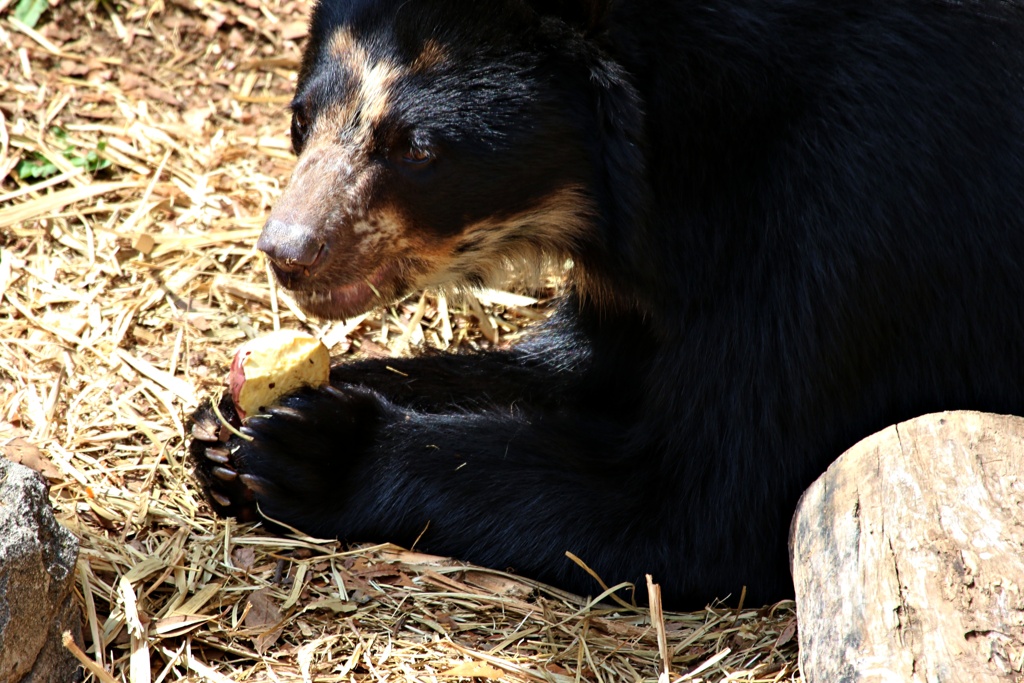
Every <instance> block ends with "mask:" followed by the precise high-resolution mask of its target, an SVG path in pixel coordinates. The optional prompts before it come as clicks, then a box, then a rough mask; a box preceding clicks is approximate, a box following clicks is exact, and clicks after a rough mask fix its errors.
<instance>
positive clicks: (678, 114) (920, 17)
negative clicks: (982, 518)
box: [193, 0, 1024, 607]
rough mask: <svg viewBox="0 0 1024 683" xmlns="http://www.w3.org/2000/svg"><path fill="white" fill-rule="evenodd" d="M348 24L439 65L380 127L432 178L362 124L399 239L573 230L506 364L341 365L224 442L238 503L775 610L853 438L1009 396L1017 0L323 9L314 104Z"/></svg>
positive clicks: (1021, 63)
mask: <svg viewBox="0 0 1024 683" xmlns="http://www.w3.org/2000/svg"><path fill="white" fill-rule="evenodd" d="M342 25H348V26H350V27H352V30H353V32H354V34H355V35H356V36H357V37H358V38H359V40H360V42H361V43H363V44H365V45H368V46H371V49H372V50H373V51H375V54H384V53H388V54H394V55H397V57H396V58H397V59H405V60H409V59H412V58H414V56H415V53H416V51H417V49H418V46H419V45H420V44H421V43H422V40H423V39H425V38H426V37H429V36H433V37H435V38H437V39H438V40H439V41H440V42H441V43H442V44H444V45H445V46H446V47H447V48H448V50H449V53H448V60H447V62H446V66H445V67H443V69H442V73H443V78H441V77H440V76H439V77H437V78H436V79H434V80H431V78H429V77H421V78H419V80H417V79H416V78H410V79H407V80H404V81H402V83H401V84H400V85H399V86H396V87H397V88H398V90H396V97H395V100H396V102H399V104H396V105H395V106H396V108H397V111H398V113H397V114H396V115H395V116H396V117H398V118H399V119H401V121H399V122H396V123H395V124H394V126H393V127H391V128H389V130H392V131H394V130H398V131H404V133H403V134H405V135H407V136H408V135H416V134H422V135H425V136H433V138H432V140H431V144H437V145H438V146H439V148H440V149H441V156H439V158H438V162H437V164H436V165H435V167H433V168H431V169H429V170H428V171H427V172H426V174H419V175H417V174H416V173H412V174H410V173H407V172H405V171H401V172H400V171H397V170H394V168H392V166H389V165H388V164H390V163H391V162H389V161H387V159H388V157H387V153H386V151H387V149H390V147H389V146H388V145H389V144H390V145H394V144H397V143H394V142H392V143H387V142H386V141H385V142H381V143H380V144H381V148H382V150H384V152H382V156H381V158H382V161H381V162H380V163H381V164H382V166H381V168H382V169H384V170H383V171H382V173H385V174H392V175H385V176H384V177H385V178H393V181H392V182H390V183H389V185H388V187H390V188H393V192H395V193H397V194H401V193H404V196H406V197H407V204H406V206H412V207H414V208H413V209H410V210H409V213H410V214H411V216H412V217H411V219H410V220H411V221H412V222H413V223H414V224H415V225H416V226H417V228H416V229H417V230H420V231H423V234H428V235H429V234H435V233H436V234H438V235H442V236H443V235H447V234H451V233H455V232H457V231H458V229H459V225H460V221H466V220H469V218H467V216H468V217H470V218H472V217H480V216H498V215H501V213H502V211H503V210H505V209H506V208H507V209H508V210H518V209H519V208H520V207H521V206H525V205H528V204H529V203H530V202H531V201H534V200H536V199H538V198H540V197H543V195H544V193H545V192H547V191H548V190H550V189H553V188H555V187H556V186H561V185H564V184H566V183H576V184H581V185H582V186H584V187H585V195H586V198H587V199H588V201H589V202H590V205H591V206H592V208H591V209H590V212H589V214H588V220H589V223H588V227H587V228H586V229H585V230H583V231H582V232H580V234H579V235H578V236H576V237H575V238H574V241H573V249H572V250H571V253H570V254H569V255H570V256H572V257H573V258H574V260H575V262H576V275H575V276H574V280H573V284H572V286H571V291H570V293H569V294H568V295H567V297H566V299H565V301H564V303H563V304H562V305H561V307H560V312H559V313H558V314H557V315H556V317H555V318H554V319H553V320H552V321H551V322H550V323H548V324H547V325H545V326H544V327H543V329H541V330H538V331H537V332H535V333H534V334H533V336H532V337H531V338H530V339H529V340H528V341H527V342H526V343H524V344H522V345H520V346H519V347H517V348H516V349H514V350H512V351H508V352H495V353H488V354H482V355H474V356H451V355H431V356H427V357H423V358H416V359H411V360H401V361H399V360H389V361H387V362H383V361H361V362H356V363H345V364H342V365H339V366H337V367H335V368H334V371H333V384H334V389H332V390H331V391H320V392H314V391H304V392H300V393H299V394H297V395H294V396H292V397H290V398H288V399H287V400H285V402H284V406H285V407H286V408H289V409H294V410H276V411H272V412H271V414H270V415H269V416H265V417H259V418H255V419H253V420H252V421H251V422H250V423H249V424H248V426H247V427H246V430H247V431H248V432H249V433H250V434H251V435H252V436H254V437H255V441H253V442H251V443H250V442H242V441H237V440H233V441H232V442H231V444H230V445H231V447H232V448H237V451H236V452H235V453H234V455H233V456H232V460H231V465H230V467H231V468H233V469H234V470H237V471H239V472H241V473H243V474H245V475H246V477H245V483H246V484H247V485H248V487H249V489H251V490H248V491H247V490H245V487H242V486H238V485H237V484H235V486H236V488H234V489H232V488H230V487H229V486H226V485H224V484H220V483H214V484H213V487H214V489H215V490H217V491H219V492H220V495H221V497H222V499H223V497H224V496H225V495H227V496H229V497H232V498H233V501H232V504H231V505H230V506H227V511H229V512H232V511H238V510H241V509H243V508H245V507H246V505H248V503H247V502H246V500H247V499H246V496H247V495H248V498H249V499H251V498H252V497H253V494H255V497H256V498H258V500H259V503H260V506H261V509H262V510H263V512H265V513H266V514H268V515H269V516H271V517H273V518H277V519H280V520H282V521H285V522H287V523H289V524H292V525H294V526H297V527H299V528H301V529H303V530H305V531H307V532H310V533H313V534H319V535H327V536H338V537H341V538H344V539H350V540H375V541H383V540H390V541H395V542H398V543H403V544H411V543H413V541H414V540H416V539H417V538H419V539H420V540H419V545H418V547H419V548H422V549H423V550H427V551H432V552H436V553H443V554H449V555H454V556H458V557H460V558H462V559H464V560H468V561H472V562H476V563H479V564H483V565H488V566H493V567H499V568H505V567H512V568H515V570H516V571H519V572H522V573H523V574H528V575H531V576H534V577H537V578H540V579H543V580H545V581H548V582H551V583H554V584H558V585H560V586H564V587H566V588H569V589H573V590H576V591H579V592H584V593H587V592H593V591H594V590H595V584H594V582H593V580H592V579H590V578H589V577H588V576H587V575H586V574H585V573H584V572H583V571H582V570H581V569H579V568H578V567H577V566H576V565H575V564H573V563H572V562H571V561H570V560H568V559H567V558H566V556H565V553H566V551H571V552H573V553H575V554H576V555H578V556H579V557H581V558H583V559H584V560H585V561H586V562H587V563H588V564H589V565H590V567H592V568H593V569H594V570H595V571H596V572H597V573H598V574H600V575H601V576H602V577H603V578H604V580H605V581H606V582H608V583H609V584H611V583H615V582H619V581H624V580H628V581H641V580H642V577H643V575H644V574H645V573H650V574H653V576H654V578H655V580H656V581H658V582H660V583H661V584H662V586H663V590H664V598H665V601H666V603H667V604H669V605H671V606H675V607H691V606H701V605H703V604H704V603H705V602H706V601H709V600H711V599H714V598H721V597H726V596H730V595H731V596H733V597H734V598H735V596H738V595H739V593H740V591H741V589H742V587H743V586H746V587H747V589H748V600H749V601H751V602H758V603H760V602H766V601H772V600H775V599H778V598H783V597H786V596H789V595H791V592H792V587H791V582H790V578H789V573H788V568H787V552H786V537H787V531H788V525H789V520H790V516H791V514H792V512H793V509H794V505H795V503H796V501H797V498H798V497H799V495H800V494H801V492H802V491H803V490H804V488H805V487H806V486H807V485H808V484H810V482H811V481H812V480H813V479H814V478H815V477H817V476H818V475H819V474H820V473H821V472H822V471H824V469H825V468H826V467H827V466H828V465H829V463H830V462H831V461H833V460H834V459H835V458H836V457H837V456H838V455H839V454H840V453H842V452H843V451H844V450H845V449H846V448H848V447H849V446H851V445H853V444H854V443H855V442H856V441H858V440H859V439H861V438H863V437H865V436H867V435H869V434H871V433H873V432H875V431H877V430H879V429H881V428H883V427H885V426H887V425H889V424H892V423H894V422H896V421H900V420H905V419H908V418H911V417H914V416H917V415H921V414H924V413H928V412H932V411H938V410H948V409H975V410H983V411H991V412H998V413H1017V414H1024V10H1022V6H1021V5H1020V4H1019V3H1018V2H998V1H996V0H985V1H979V2H964V3H959V2H944V1H941V0H703V1H701V2H697V1H695V0H660V1H655V0H633V1H632V2H626V1H622V2H612V3H611V4H610V5H608V4H606V3H604V2H584V1H583V0H579V1H578V2H570V1H564V2H559V3H541V2H539V1H538V2H536V3H529V4H528V3H526V2H525V1H523V0H494V1H493V2H487V3H474V2H454V1H452V2H443V1H441V0H380V1H373V2H370V1H369V0H352V1H348V2H346V1H337V2H324V1H321V2H320V3H319V4H318V6H317V8H316V11H315V14H314V18H313V24H312V32H311V39H310V43H309V47H308V49H307V53H306V59H305V61H304V63H303V67H302V72H301V78H300V83H299V86H298V97H297V103H298V104H299V106H308V105H307V100H303V98H304V97H306V98H310V99H316V98H320V99H319V100H317V101H318V102H320V104H321V105H322V104H323V102H324V101H328V100H330V99H331V98H332V97H341V96H342V95H341V94H340V92H341V90H342V88H341V86H340V85H338V86H337V87H334V88H326V89H325V88H320V89H318V90H316V89H313V88H311V85H310V84H311V83H313V82H315V81H317V79H327V80H329V81H330V80H331V79H334V78H341V77H340V76H338V75H337V74H334V73H333V72H332V68H334V67H332V66H331V61H330V59H329V57H328V55H327V54H326V52H325V50H324V45H325V41H326V40H328V38H329V36H330V35H332V32H333V31H335V30H336V29H337V27H339V26H342ZM332 82H333V81H332ZM314 91H315V93H316V94H315V97H314V96H313V95H312V93H314ZM402 103H404V104H402ZM302 113H303V115H304V116H307V117H310V118H311V119H312V120H315V118H316V116H317V110H316V107H309V111H308V112H305V111H303V112H302ZM416 117H419V118H416ZM293 130H294V129H293ZM301 132H302V131H299V132H298V133H296V136H297V140H296V147H297V149H300V150H301V149H302V146H303V140H302V139H301ZM396 134H397V133H396ZM382 135H383V132H382ZM408 202H411V203H408ZM431 231H434V232H431ZM324 239H326V240H327V244H328V245H329V244H330V236H329V235H328V236H327V237H325V238H324ZM269 241H271V242H272V241H273V240H269ZM261 246H266V245H265V244H264V243H262V242H261ZM273 246H274V245H273V244H271V245H270V247H269V249H270V250H271V251H272V250H273ZM271 255H273V253H272V254H271ZM460 275H461V276H462V277H463V278H464V279H466V280H470V281H472V280H474V279H476V275H475V273H474V272H466V273H461V274H460ZM290 284H291V285H292V286H295V287H297V288H298V289H301V288H303V287H306V288H310V287H316V286H320V285H322V284H323V283H321V282H318V281H317V276H316V275H315V274H314V275H313V276H312V277H311V278H310V280H308V281H305V280H301V278H298V277H296V278H294V279H293V281H290ZM386 366H390V367H391V368H394V369H395V370H398V371H400V373H402V374H399V373H396V372H393V371H392V370H389V369H387V367H386ZM197 419H198V420H199V421H200V423H202V421H203V420H204V419H207V418H206V417H205V416H202V415H200V416H199V417H198V418H197ZM209 445H210V444H209V443H208V442H203V441H201V440H200V441H196V442H194V445H193V451H194V452H195V454H196V455H197V458H198V460H199V461H200V464H201V467H200V470H201V473H204V472H205V473H207V474H206V476H207V480H208V481H209V482H216V480H215V479H210V478H209V468H210V465H209V463H208V461H206V460H205V459H204V458H203V455H202V454H203V451H204V449H205V448H206V447H207V446H209Z"/></svg>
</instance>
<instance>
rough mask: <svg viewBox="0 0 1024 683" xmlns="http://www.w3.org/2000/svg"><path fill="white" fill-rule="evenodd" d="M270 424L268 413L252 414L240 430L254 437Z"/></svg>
mask: <svg viewBox="0 0 1024 683" xmlns="http://www.w3.org/2000/svg"><path fill="white" fill-rule="evenodd" d="M269 425H270V416H269V415H253V416H252V417H250V418H249V419H248V420H247V421H246V423H245V424H244V425H242V429H241V430H240V431H241V432H242V433H243V434H245V435H246V436H248V437H250V438H253V439H255V438H256V437H257V436H259V432H260V430H265V429H266V428H267V427H268V426H269Z"/></svg>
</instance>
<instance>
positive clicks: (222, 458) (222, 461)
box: [204, 446, 231, 465]
mask: <svg viewBox="0 0 1024 683" xmlns="http://www.w3.org/2000/svg"><path fill="white" fill-rule="evenodd" d="M204 454H205V455H206V459H207V460H212V461H214V462H215V463H217V464H219V465H227V464H228V463H229V462H231V451H229V450H228V449H227V448H222V447H220V446H210V447H209V448H207V449H206V450H205V451H204Z"/></svg>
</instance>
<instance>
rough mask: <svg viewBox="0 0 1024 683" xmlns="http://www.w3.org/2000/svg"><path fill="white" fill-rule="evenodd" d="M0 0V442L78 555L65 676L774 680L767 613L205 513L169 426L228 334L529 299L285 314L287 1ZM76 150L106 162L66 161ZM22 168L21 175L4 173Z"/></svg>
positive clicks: (432, 316)
mask: <svg viewBox="0 0 1024 683" xmlns="http://www.w3.org/2000/svg"><path fill="white" fill-rule="evenodd" d="M16 4H17V3H2V2H0V46H2V49H3V50H4V51H5V53H6V54H11V55H15V56H16V58H15V59H11V60H0V91H2V95H0V181H2V185H0V337H2V339H3V343H2V344H0V444H2V445H3V447H4V452H5V454H8V455H11V454H14V453H16V452H17V453H22V454H23V453H25V452H26V450H29V446H31V445H32V444H34V445H35V446H38V447H39V451H38V452H37V457H38V458H39V459H40V460H41V461H43V464H44V465H45V466H46V467H48V468H49V469H48V470H47V471H48V472H49V476H50V479H51V482H52V488H51V493H52V498H53V501H54V504H55V506H56V509H57V511H58V515H59V517H60V518H61V520H62V521H63V522H64V523H65V524H66V525H67V526H68V527H69V528H71V529H72V530H73V531H74V532H75V533H76V534H77V535H78V536H79V538H80V539H81V540H82V551H81V559H80V562H79V566H78V571H77V585H78V594H79V598H80V600H81V604H82V606H83V612H84V615H85V629H84V631H85V634H86V636H85V638H86V647H85V648H84V651H82V650H77V649H76V647H75V646H74V645H73V644H69V647H70V648H71V649H72V650H73V651H74V652H75V654H76V656H78V657H79V658H80V659H83V662H84V663H85V664H87V666H88V669H89V674H88V676H89V680H94V681H103V682H104V683H107V682H109V681H133V682H136V683H141V682H142V681H152V682H153V683H163V682H164V681H219V682H223V681H235V682H241V681H318V682H325V683H326V682H330V681H362V680H373V681H377V680H409V681H447V680H458V679H466V678H476V679H478V680H489V679H496V680H510V681H556V682H566V683H568V682H569V681H578V680H587V681H608V682H611V681H633V680H652V681H653V680H657V679H658V676H659V674H660V673H663V672H665V671H668V670H670V671H671V672H672V674H673V675H682V676H683V678H684V679H685V680H716V681H718V680H743V681H781V680H786V681H791V680H797V679H798V676H797V674H796V673H795V639H794V637H793V627H794V624H795V620H794V617H793V611H792V605H790V604H781V605H777V606H775V607H771V608H765V609H742V610H727V609H709V610H707V611H705V612H697V613H693V614H673V613H666V614H664V615H661V616H658V615H657V614H655V615H654V617H653V619H652V615H651V614H650V613H649V612H648V611H647V610H646V609H634V608H631V607H629V606H628V605H626V606H623V605H618V604H607V603H597V602H595V601H594V600H583V599H581V598H578V597H576V596H571V595H566V594H563V593H561V592H558V591H555V590H552V589H548V588H546V587H544V586H540V585H538V584H535V583H533V582H531V581H528V580H524V579H519V578H515V577H512V576H509V575H505V574H502V573H500V572H494V571H489V570H480V569H474V568H468V567H464V566H461V565H458V564H455V563H452V562H449V561H447V560H443V559H440V558H434V557H428V556H423V555H419V554H417V553H414V552H409V551H402V550H399V549H396V548H393V547H390V546H373V547H365V548H357V549H346V548H342V547H339V546H338V545H337V544H336V543H328V542H322V541H317V540H315V539H303V538H280V537H276V536H269V535H266V534H265V533H264V532H263V531H262V530H261V529H260V528H259V527H252V526H239V525H237V524H236V523H234V522H233V521H231V520H222V519H216V518H214V517H212V516H211V515H210V511H209V509H208V508H207V507H206V505H205V504H204V503H203V501H202V500H201V497H200V496H199V494H198V492H197V491H196V488H195V487H194V485H193V483H192V480H191V479H190V472H189V464H188V463H187V462H185V461H184V458H183V444H184V435H185V426H184V423H185V418H186V415H187V413H188V411H189V410H190V409H191V407H192V406H194V405H195V402H196V400H198V399H199V398H200V397H202V396H207V395H210V394H211V393H213V392H216V391H219V390H220V389H221V387H222V385H223V383H224V378H225V377H226V372H227V368H228V365H229V362H230V357H231V354H232V353H233V351H234V348H235V346H236V345H237V344H238V342H239V341H241V340H242V339H245V338H247V337H251V336H253V335H255V334H257V333H259V332H261V331H264V330H268V329H272V328H275V327H278V326H292V327H305V328H307V329H309V330H310V331H312V332H313V333H315V334H319V335H322V336H323V337H324V338H325V339H327V341H328V343H329V345H330V346H331V347H332V349H333V351H334V352H335V353H336V354H351V355H376V356H379V355H391V354H397V353H405V352H406V351H407V350H408V349H409V348H416V347H420V346H436V347H442V348H444V347H450V348H459V347H463V346H469V347H490V346H494V345H504V344H508V343H511V342H512V341H514V339H515V338H516V337H517V336H518V335H519V334H520V331H521V329H522V328H523V327H524V326H525V325H526V324H528V323H529V322H530V321H532V320H535V319H538V318H542V317H543V315H544V314H545V312H546V311H547V310H548V308H549V306H548V303H549V298H550V296H551V294H552V293H553V291H554V290H553V288H551V287H549V288H547V289H545V290H544V291H543V292H542V295H543V296H542V298H541V299H540V301H539V302H538V301H536V300H532V299H529V298H519V297H516V296H512V295H509V294H507V293H500V292H497V293H496V292H483V293H481V294H479V295H478V296H477V297H474V298H470V299H469V300H468V302H466V303H462V304H459V305H454V304H453V303H452V302H449V301H448V300H446V299H445V298H444V297H443V296H434V295H429V294H428V295H426V296H422V297H413V298H412V299H410V300H409V301H406V302H403V303H401V304H398V305H396V306H393V307H390V308H388V309H387V310H382V311H377V312H374V313H371V314H369V315H367V316H363V317H361V318H359V319H357V320H354V321H349V322H348V323H333V324H320V323H317V322H316V321H312V320H307V319H306V318H305V317H304V316H302V315H301V314H300V313H298V312H297V311H296V310H295V309H294V307H293V305H291V304H290V302H289V300H288V299H287V297H285V296H283V295H281V293H276V294H275V292H274V291H273V289H272V288H271V287H270V286H269V285H268V283H267V280H266V277H265V273H264V266H263V264H262V263H261V261H260V259H259V257H258V256H257V254H256V253H255V251H254V249H253V242H254V239H255V236H256V235H257V234H258V232H259V227H260V225H261V223H262V221H263V220H264V217H265V215H266V213H267V210H268V208H269V206H270V205H271V203H272V202H273V200H274V198H275V197H276V196H277V195H278V193H279V191H280V187H281V183H283V182H284V180H285V179H286V178H287V176H288V173H289V170H290V168H291V166H292V163H293V161H292V159H291V157H290V154H289V152H288V140H287V120H286V116H285V105H286V103H287V101H288V98H289V93H290V92H291V89H292V85H293V82H294V78H295V68H296V66H297V65H298V60H299V40H300V39H301V37H302V34H303V31H304V29H303V27H304V21H305V16H306V13H307V12H308V9H309V3H308V1H307V0H272V1H271V2H257V1H256V0H243V1H242V2H227V1H221V0H208V1H204V2H197V1H196V0H169V1H167V0H165V1H161V2H157V3H152V4H143V3H140V2H138V1H137V0H125V1H123V2H121V3H116V4H115V3H108V2H100V3H94V2H88V1H86V0H57V1H53V0H51V2H50V7H49V9H48V10H47V13H46V14H45V15H44V17H43V21H42V22H41V23H40V24H39V25H38V26H36V27H35V28H32V27H28V26H26V25H25V24H24V23H22V22H19V21H17V20H16V19H15V18H14V16H13V14H12V12H13V9H14V6H15V5H16ZM90 152H92V153H95V154H94V156H93V157H92V158H93V160H94V161H93V162H91V163H93V165H94V166H97V165H104V166H107V167H106V168H103V169H101V170H97V171H95V172H93V171H91V170H86V169H83V167H82V166H81V165H80V164H82V163H83V161H84V160H87V158H89V157H90ZM44 158H45V160H46V161H45V162H44V161H42V159H44ZM98 159H101V160H103V162H102V163H99V162H97V161H96V160H98ZM47 162H48V163H49V164H50V168H49V170H47V171H46V172H45V173H44V174H43V175H44V176H45V177H43V178H41V179H37V180H36V181H33V180H32V179H30V178H28V177H24V178H23V177H21V176H22V175H24V173H22V174H19V170H21V171H24V164H25V163H35V164H36V165H37V166H42V165H44V164H45V163H47ZM108 162H109V165H107V163H108ZM76 164H79V165H76ZM275 301H277V305H275V304H274V302H275ZM585 559H586V558H582V559H581V560H580V561H581V562H584V561H585ZM654 578H655V579H657V578H658V577H654ZM600 590H601V589H600V588H598V584H597V583H596V582H595V592H597V591H600ZM652 623H653V624H654V626H652ZM677 680H682V679H677Z"/></svg>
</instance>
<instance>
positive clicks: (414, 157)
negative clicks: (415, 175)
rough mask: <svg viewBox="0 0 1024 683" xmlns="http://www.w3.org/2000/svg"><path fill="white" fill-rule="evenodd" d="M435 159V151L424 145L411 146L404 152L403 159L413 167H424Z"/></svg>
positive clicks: (407, 164) (403, 161) (404, 162)
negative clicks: (425, 147)
mask: <svg viewBox="0 0 1024 683" xmlns="http://www.w3.org/2000/svg"><path fill="white" fill-rule="evenodd" d="M433 160H434V153H433V152H432V151H431V150H429V149H424V148H422V147H409V148H408V149H406V150H405V151H403V152H402V156H401V161H402V163H403V164H405V165H406V166H410V167H413V168H419V167H424V166H427V165H429V164H430V162H432V161H433Z"/></svg>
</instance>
